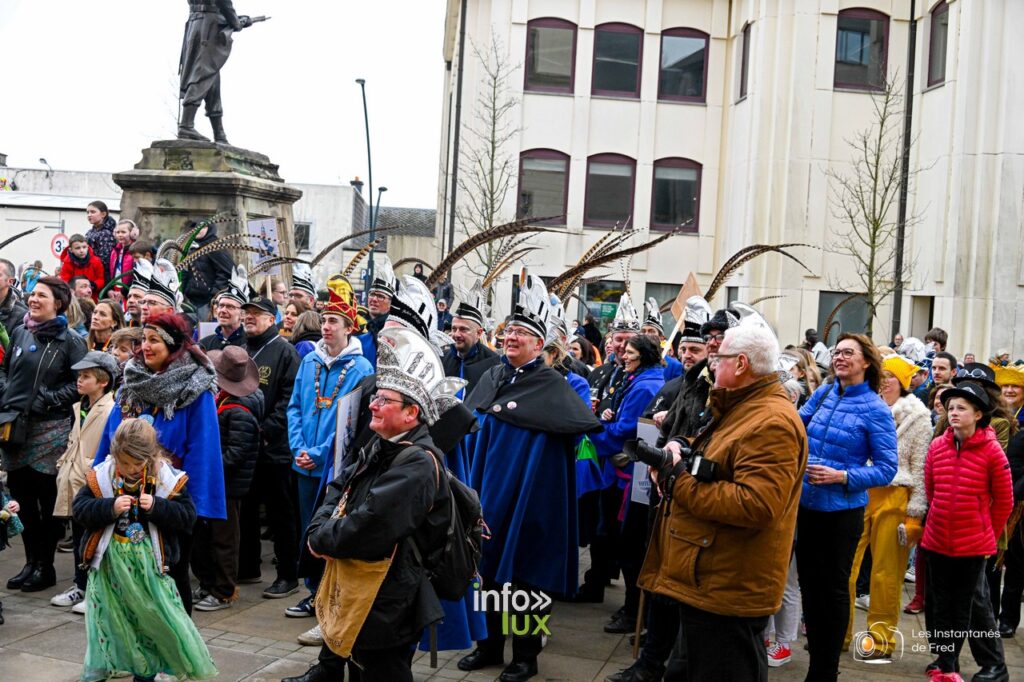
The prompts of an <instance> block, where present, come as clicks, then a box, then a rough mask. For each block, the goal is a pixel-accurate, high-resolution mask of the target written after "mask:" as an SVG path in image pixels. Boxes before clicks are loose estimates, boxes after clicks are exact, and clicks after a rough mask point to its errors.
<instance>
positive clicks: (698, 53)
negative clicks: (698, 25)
mask: <svg viewBox="0 0 1024 682" xmlns="http://www.w3.org/2000/svg"><path fill="white" fill-rule="evenodd" d="M707 81H708V34H707V33H704V32H703V31H698V30H697V29H693V28H670V29H668V30H666V31H662V33H661V64H660V66H659V69H658V99H662V100H676V101H681V102H703V101H705V99H706V95H707Z"/></svg>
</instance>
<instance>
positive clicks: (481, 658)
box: [457, 647, 505, 672]
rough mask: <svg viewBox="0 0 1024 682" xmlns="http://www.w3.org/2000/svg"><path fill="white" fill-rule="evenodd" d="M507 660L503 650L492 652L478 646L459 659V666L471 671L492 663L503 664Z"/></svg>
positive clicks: (461, 668)
mask: <svg viewBox="0 0 1024 682" xmlns="http://www.w3.org/2000/svg"><path fill="white" fill-rule="evenodd" d="M504 662H505V659H504V658H503V654H502V652H500V651H499V652H493V653H492V652H490V651H485V650H484V649H481V648H480V647H477V648H476V649H473V652H472V653H470V654H468V655H466V656H463V657H462V658H461V659H459V662H458V663H457V666H458V668H459V670H462V671H465V672H471V671H473V670H480V669H481V668H487V667H489V666H492V665H501V664H502V663H504Z"/></svg>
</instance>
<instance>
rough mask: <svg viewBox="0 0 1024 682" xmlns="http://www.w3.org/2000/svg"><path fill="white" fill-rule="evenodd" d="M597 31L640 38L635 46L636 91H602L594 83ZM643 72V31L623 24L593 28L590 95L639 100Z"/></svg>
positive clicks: (607, 24) (602, 25)
mask: <svg viewBox="0 0 1024 682" xmlns="http://www.w3.org/2000/svg"><path fill="white" fill-rule="evenodd" d="M599 31H608V32H610V33H629V34H633V35H637V36H640V44H639V45H638V46H637V55H636V89H635V90H634V91H633V92H632V93H630V92H625V91H623V90H602V89H600V88H598V87H597V86H596V85H595V83H596V80H597V79H596V78H595V76H596V74H597V34H598V32H599ZM643 72H644V30H643V29H642V28H640V27H639V26H634V25H632V24H624V23H621V22H610V23H606V24H600V25H599V26H595V27H594V54H593V57H592V58H591V61H590V94H591V96H594V97H622V98H626V99H640V86H641V83H642V79H643Z"/></svg>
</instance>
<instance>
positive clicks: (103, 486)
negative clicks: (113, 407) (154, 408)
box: [72, 419, 217, 682]
mask: <svg viewBox="0 0 1024 682" xmlns="http://www.w3.org/2000/svg"><path fill="white" fill-rule="evenodd" d="M110 451H111V455H110V456H109V457H107V459H106V460H104V461H103V462H102V463H100V464H98V465H97V466H96V467H95V468H94V469H92V470H91V471H90V472H89V474H88V476H87V479H86V485H85V486H84V487H83V488H82V489H81V490H80V491H79V492H78V494H77V495H76V496H75V500H74V503H73V504H72V512H73V514H74V518H75V520H76V521H78V522H79V523H81V524H82V525H83V526H85V528H86V529H87V531H88V532H87V534H86V536H85V538H84V539H83V543H84V546H83V548H82V557H83V563H84V564H86V565H87V566H88V567H89V571H90V576H89V582H88V587H87V589H86V596H85V600H86V615H85V631H86V638H87V648H86V652H85V666H84V669H83V670H82V678H81V679H82V682H96V681H98V680H106V679H109V678H110V677H113V676H115V675H117V674H118V673H119V672H122V671H127V672H131V673H132V674H134V676H135V680H136V682H139V681H145V680H152V679H153V678H154V677H155V676H156V674H157V673H161V672H162V673H165V674H168V675H172V676H174V677H176V678H177V679H179V680H181V679H208V678H212V677H215V676H216V675H217V668H216V667H215V666H214V663H213V659H212V658H211V657H210V652H209V650H208V649H207V648H206V644H205V643H204V642H203V638H202V637H201V636H200V634H199V632H198V630H196V627H195V625H194V624H193V623H192V620H191V619H190V618H189V617H188V615H187V614H186V613H185V609H184V608H183V607H182V603H181V597H180V596H179V594H178V590H177V588H176V587H175V585H174V581H173V580H172V579H171V578H170V577H169V576H168V575H167V566H169V565H171V564H173V563H174V562H175V561H176V560H177V555H178V541H177V534H178V533H182V532H187V531H188V530H189V529H191V528H192V526H193V524H194V523H195V518H196V512H195V507H194V505H193V504H192V499H191V498H190V497H189V494H188V492H187V491H186V490H185V482H186V480H187V478H188V477H187V476H186V475H185V474H184V473H182V472H180V471H177V470H176V469H174V468H173V467H172V466H171V465H170V464H169V463H168V462H166V461H165V460H164V459H163V457H162V456H161V450H160V446H159V444H158V443H157V439H156V431H155V430H154V429H153V426H152V425H151V424H150V423H148V422H147V421H145V420H144V419H126V420H125V421H123V422H122V423H121V424H120V426H118V428H117V431H116V432H115V433H114V438H113V440H112V442H111V448H110Z"/></svg>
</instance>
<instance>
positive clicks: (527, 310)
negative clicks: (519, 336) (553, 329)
mask: <svg viewBox="0 0 1024 682" xmlns="http://www.w3.org/2000/svg"><path fill="white" fill-rule="evenodd" d="M550 315H551V299H550V298H549V297H548V289H547V287H545V286H544V282H542V281H541V279H540V277H537V276H536V275H531V274H530V273H529V272H528V271H527V269H526V268H523V269H522V271H520V273H519V300H518V301H517V302H516V307H515V310H513V311H512V316H511V319H510V320H509V322H508V324H509V325H518V326H521V327H525V328H526V329H529V330H530V332H531V333H533V334H534V335H535V336H539V337H540V338H542V339H546V338H547V336H548V317H549V316H550Z"/></svg>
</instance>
